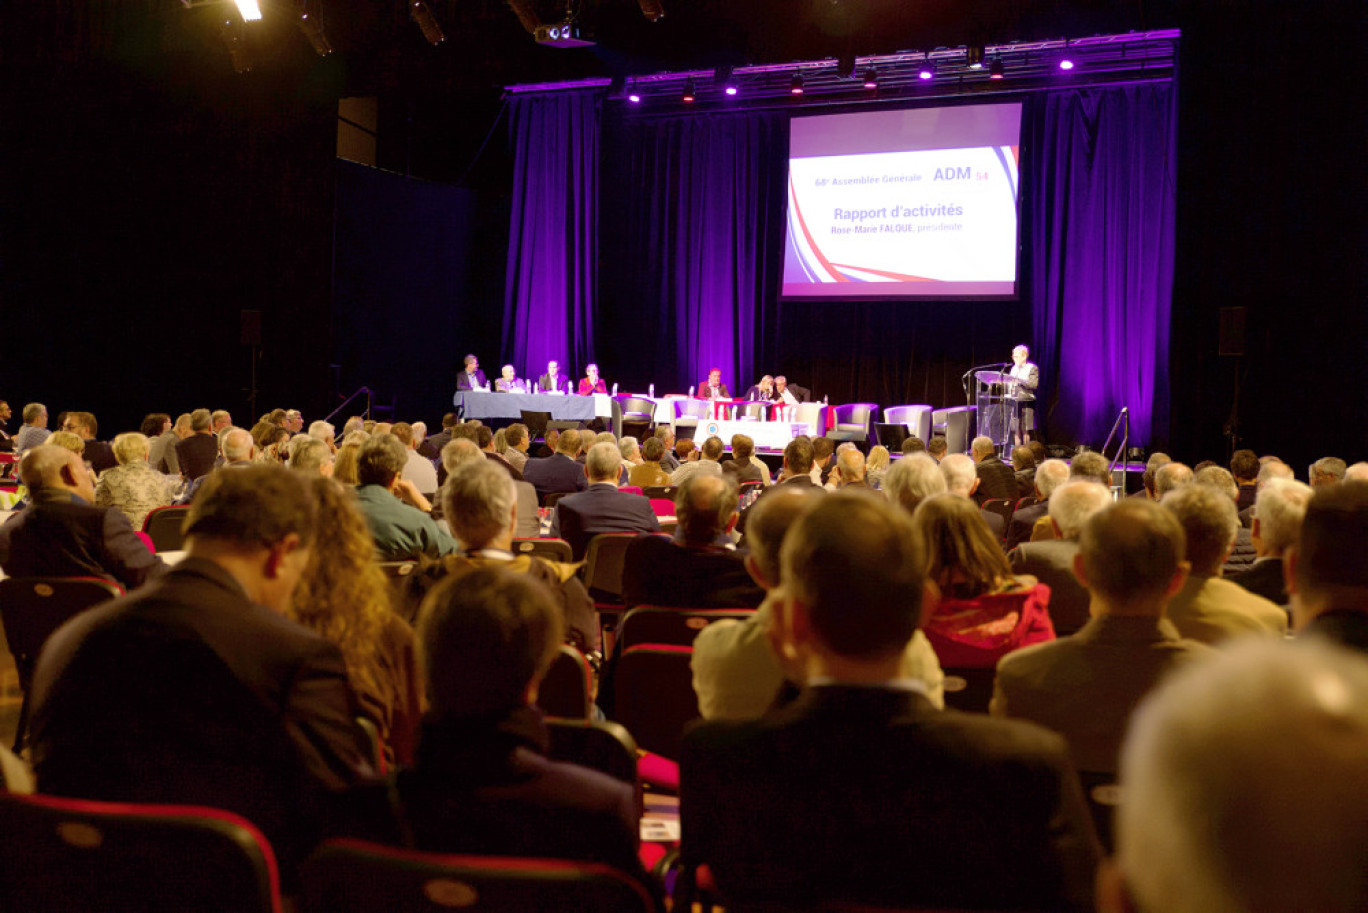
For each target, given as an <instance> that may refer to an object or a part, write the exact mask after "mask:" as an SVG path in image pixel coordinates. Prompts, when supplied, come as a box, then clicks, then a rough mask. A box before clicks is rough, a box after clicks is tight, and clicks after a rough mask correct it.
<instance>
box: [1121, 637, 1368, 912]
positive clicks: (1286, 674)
mask: <svg viewBox="0 0 1368 913" xmlns="http://www.w3.org/2000/svg"><path fill="white" fill-rule="evenodd" d="M1364 758H1368V663H1364V662H1363V658H1362V657H1361V656H1354V655H1351V654H1349V653H1347V652H1346V651H1343V650H1340V649H1338V648H1335V647H1332V646H1327V645H1308V644H1297V645H1295V646H1289V645H1287V644H1276V643H1245V644H1239V645H1236V646H1233V647H1231V648H1230V649H1227V650H1220V651H1217V652H1216V654H1215V655H1214V656H1212V657H1210V658H1208V659H1206V660H1204V661H1202V662H1199V663H1193V664H1192V665H1191V666H1190V667H1188V668H1187V669H1184V670H1182V671H1181V672H1180V673H1178V674H1177V675H1175V676H1174V677H1173V678H1171V679H1170V680H1169V681H1168V682H1166V683H1165V684H1164V685H1162V686H1161V687H1160V689H1159V691H1158V692H1156V693H1155V694H1154V696H1153V697H1151V698H1150V699H1148V700H1146V701H1145V702H1144V703H1143V704H1142V705H1141V707H1140V709H1139V710H1138V711H1137V712H1136V714H1135V718H1134V720H1133V721H1132V724H1131V727H1130V732H1129V734H1128V735H1127V737H1126V745H1125V749H1124V751H1123V753H1122V756H1121V785H1122V789H1124V790H1125V801H1124V802H1122V803H1121V805H1120V807H1119V809H1118V811H1117V851H1116V857H1115V862H1114V864H1110V865H1107V866H1104V868H1103V871H1102V874H1101V876H1100V877H1099V879H1098V896H1097V909H1098V910H1100V911H1102V913H1134V911H1139V910H1145V911H1159V910H1162V911H1164V913H1211V911H1214V910H1220V911H1223V913H1259V911H1273V910H1315V911H1317V913H1359V911H1362V910H1365V909H1368V840H1364V837H1363V822H1364V821H1368V764H1365V763H1364Z"/></svg>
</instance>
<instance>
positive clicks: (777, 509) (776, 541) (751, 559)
mask: <svg viewBox="0 0 1368 913" xmlns="http://www.w3.org/2000/svg"><path fill="white" fill-rule="evenodd" d="M825 493H826V490H825V489H822V488H800V487H798V486H796V485H781V486H779V487H778V488H776V489H774V490H773V491H770V492H768V493H767V494H766V495H765V496H764V497H763V498H761V499H760V500H758V501H756V502H755V506H754V507H752V508H751V509H750V514H749V515H748V516H747V518H746V548H747V550H748V552H749V554H748V555H747V557H746V569H747V570H748V571H750V575H751V577H752V578H753V579H754V580H755V582H756V583H758V584H759V585H760V586H761V587H763V588H764V589H766V590H772V589H774V588H775V587H777V586H778V585H779V551H780V549H781V548H782V546H783V544H784V536H785V534H786V533H788V531H789V528H790V527H792V526H793V524H794V523H795V522H796V521H797V520H798V517H799V516H801V515H802V513H803V512H804V511H805V510H807V509H808V508H809V507H811V506H812V505H813V504H815V503H817V498H818V497H819V496H820V495H823V494H825Z"/></svg>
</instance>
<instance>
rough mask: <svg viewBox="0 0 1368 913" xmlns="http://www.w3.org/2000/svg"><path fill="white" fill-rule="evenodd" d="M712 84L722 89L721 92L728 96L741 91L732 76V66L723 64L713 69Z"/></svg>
mask: <svg viewBox="0 0 1368 913" xmlns="http://www.w3.org/2000/svg"><path fill="white" fill-rule="evenodd" d="M713 85H715V86H717V88H719V89H721V90H722V94H724V95H726V96H728V97H730V96H733V95H735V94H736V93H737V92H739V91H741V87H740V86H739V85H738V84H737V82H736V79H735V78H734V77H733V76H732V68H731V67H729V66H727V65H726V64H723V65H722V66H720V67H718V68H717V69H716V70H714V71H713Z"/></svg>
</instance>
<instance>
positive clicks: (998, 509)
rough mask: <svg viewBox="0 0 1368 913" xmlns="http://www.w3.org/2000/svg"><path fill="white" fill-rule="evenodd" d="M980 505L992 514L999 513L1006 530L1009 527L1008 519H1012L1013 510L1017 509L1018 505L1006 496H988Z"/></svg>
mask: <svg viewBox="0 0 1368 913" xmlns="http://www.w3.org/2000/svg"><path fill="white" fill-rule="evenodd" d="M979 507H980V509H982V510H984V511H987V512H988V513H990V514H997V515H998V516H999V517H1001V518H1002V520H1003V527H1002V528H1003V529H1004V530H1005V529H1006V528H1007V526H1006V523H1007V521H1009V520H1011V519H1012V512H1013V511H1014V510H1016V505H1015V504H1014V503H1013V502H1012V501H1009V500H1007V499H1006V498H988V499H987V500H985V501H984V502H983V503H982V504H980V505H979Z"/></svg>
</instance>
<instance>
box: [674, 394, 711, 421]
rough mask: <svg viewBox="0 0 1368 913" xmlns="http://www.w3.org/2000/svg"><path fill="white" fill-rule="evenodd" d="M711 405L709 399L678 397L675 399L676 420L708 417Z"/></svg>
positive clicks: (700, 419)
mask: <svg viewBox="0 0 1368 913" xmlns="http://www.w3.org/2000/svg"><path fill="white" fill-rule="evenodd" d="M710 408H711V406H710V405H709V404H708V401H707V400H703V399H677V400H675V401H674V417H675V421H678V420H679V419H690V418H691V419H697V420H699V421H702V420H703V419H706V418H707V417H708V411H709V409H710Z"/></svg>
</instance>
